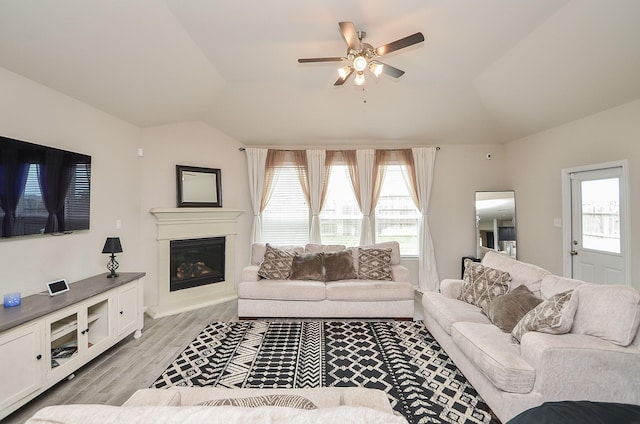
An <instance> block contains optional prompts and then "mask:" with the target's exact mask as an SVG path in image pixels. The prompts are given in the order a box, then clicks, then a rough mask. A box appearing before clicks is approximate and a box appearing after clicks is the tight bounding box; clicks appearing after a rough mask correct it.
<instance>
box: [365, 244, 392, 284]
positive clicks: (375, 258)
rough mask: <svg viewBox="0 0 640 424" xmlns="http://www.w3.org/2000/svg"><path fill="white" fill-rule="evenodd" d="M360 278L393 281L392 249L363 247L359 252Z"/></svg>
mask: <svg viewBox="0 0 640 424" xmlns="http://www.w3.org/2000/svg"><path fill="white" fill-rule="evenodd" d="M358 278H359V279H361V280H387V281H391V280H392V275H391V249H389V248H364V247H361V248H360V249H359V252H358Z"/></svg>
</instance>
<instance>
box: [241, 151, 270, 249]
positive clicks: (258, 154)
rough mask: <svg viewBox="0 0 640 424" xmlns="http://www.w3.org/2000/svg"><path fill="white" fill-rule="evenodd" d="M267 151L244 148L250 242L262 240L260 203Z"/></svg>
mask: <svg viewBox="0 0 640 424" xmlns="http://www.w3.org/2000/svg"><path fill="white" fill-rule="evenodd" d="M267 152H268V149H256V148H252V147H249V148H247V149H245V153H246V155H247V170H248V173H249V196H251V208H252V209H253V225H252V226H251V243H258V242H261V241H262V218H261V213H260V203H261V202H262V189H263V187H264V175H265V165H266V162H267Z"/></svg>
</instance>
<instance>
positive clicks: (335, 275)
mask: <svg viewBox="0 0 640 424" xmlns="http://www.w3.org/2000/svg"><path fill="white" fill-rule="evenodd" d="M323 256H324V281H338V280H353V279H356V278H358V273H357V272H356V269H355V268H354V267H353V255H352V254H351V252H350V251H348V250H341V251H339V252H327V253H323Z"/></svg>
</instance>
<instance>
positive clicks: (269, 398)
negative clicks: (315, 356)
mask: <svg viewBox="0 0 640 424" xmlns="http://www.w3.org/2000/svg"><path fill="white" fill-rule="evenodd" d="M198 406H240V407H243V408H257V407H261V406H280V407H284V408H296V409H307V410H310V409H318V407H317V406H316V405H315V404H314V403H313V402H311V401H310V400H309V399H307V398H305V397H302V396H299V395H282V394H280V395H265V396H253V397H246V398H236V399H215V400H208V401H205V402H200V403H198Z"/></svg>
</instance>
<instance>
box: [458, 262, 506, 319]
mask: <svg viewBox="0 0 640 424" xmlns="http://www.w3.org/2000/svg"><path fill="white" fill-rule="evenodd" d="M464 265H465V267H464V278H463V280H464V283H463V284H462V293H460V297H459V299H460V300H463V301H465V302H467V303H470V304H472V305H475V306H477V307H479V308H483V307H484V306H485V305H486V304H488V303H489V302H491V301H492V300H493V299H495V298H497V297H498V296H502V295H504V294H506V293H507V291H508V290H509V280H510V279H511V277H510V276H509V273H508V272H504V271H500V270H499V269H495V268H490V267H486V266H484V265H482V264H479V263H477V262H473V261H472V260H470V259H466V260H465V261H464Z"/></svg>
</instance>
